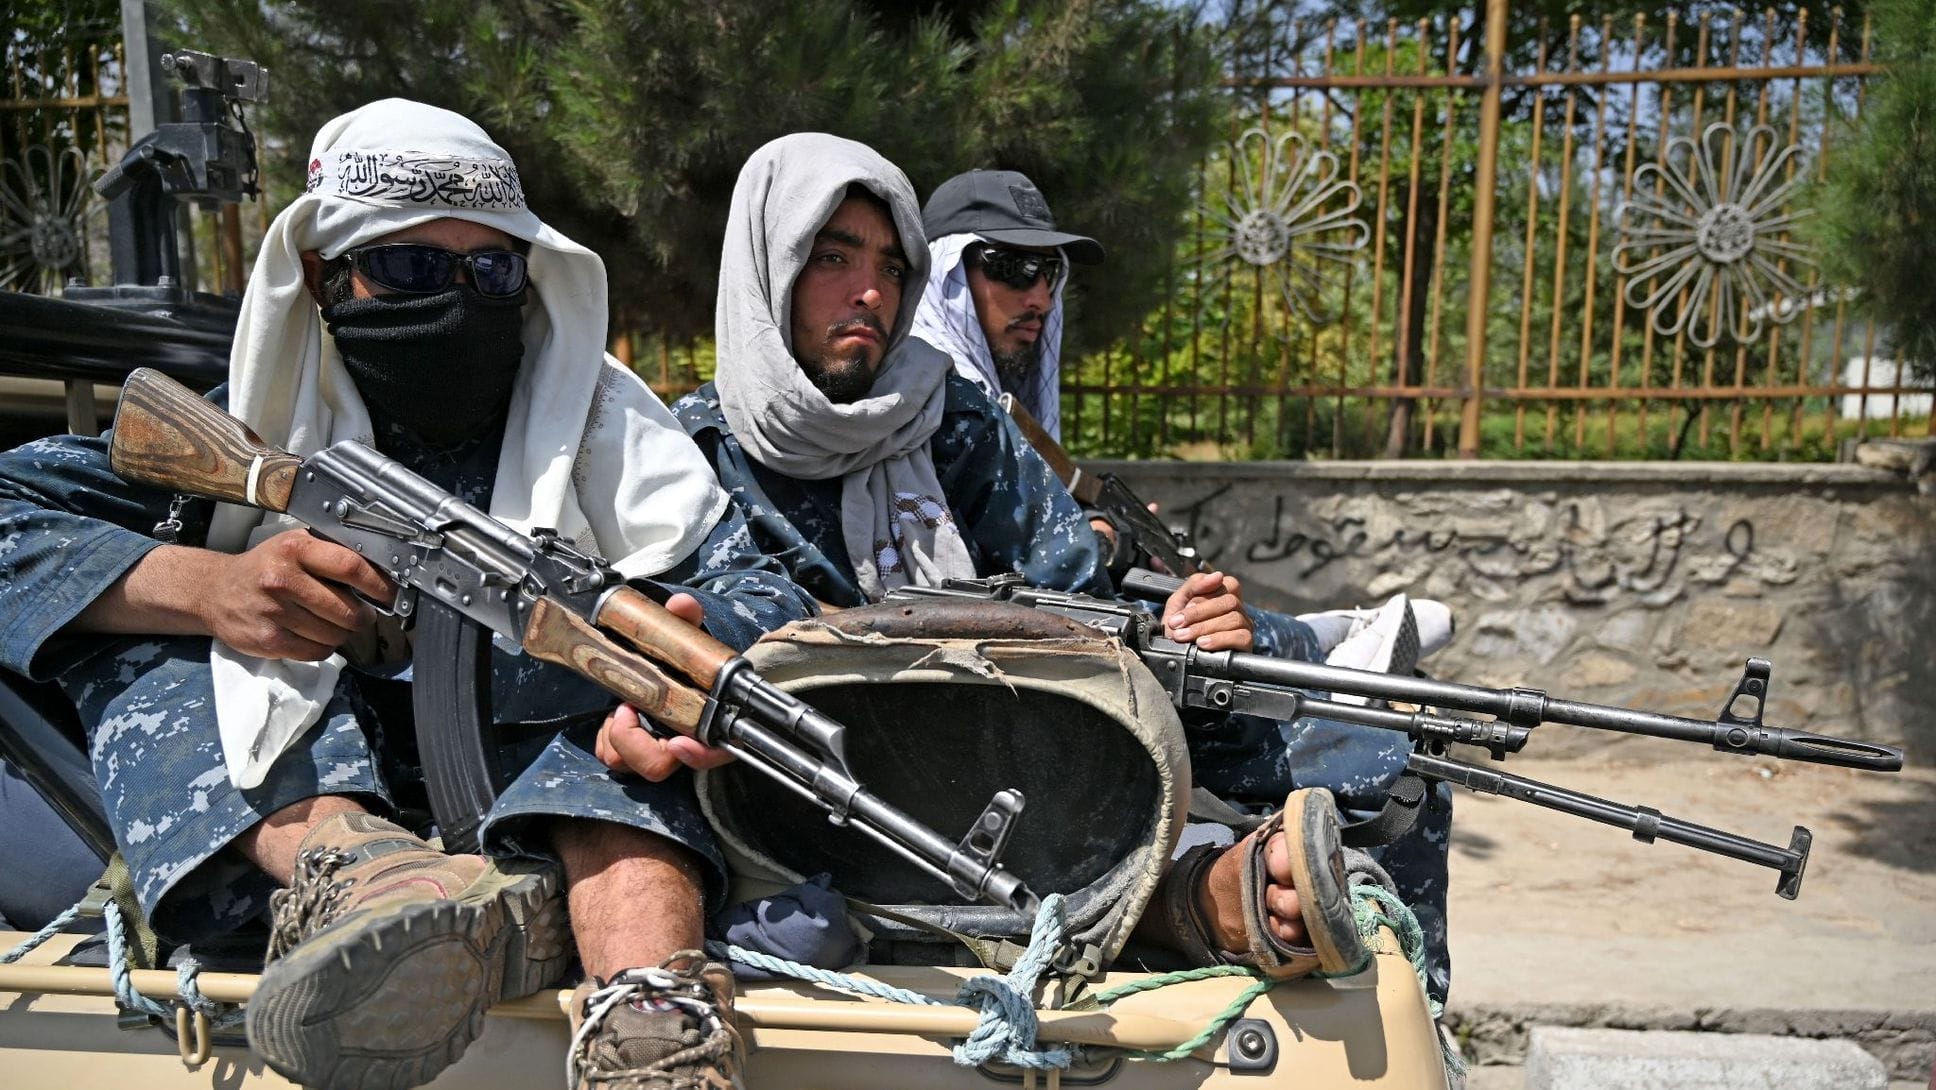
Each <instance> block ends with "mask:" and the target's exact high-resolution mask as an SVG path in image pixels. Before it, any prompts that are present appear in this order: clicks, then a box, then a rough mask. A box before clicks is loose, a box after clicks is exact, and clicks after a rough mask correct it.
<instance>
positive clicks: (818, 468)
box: [714, 133, 975, 601]
mask: <svg viewBox="0 0 1936 1090" xmlns="http://www.w3.org/2000/svg"><path fill="white" fill-rule="evenodd" d="M856 183H857V184H859V185H862V186H864V187H866V189H867V190H868V191H869V192H871V193H873V194H874V195H875V196H877V197H879V198H880V199H881V200H882V201H884V202H886V204H887V205H888V207H889V209H890V210H891V211H892V212H893V216H894V226H895V229H896V230H897V231H898V232H899V233H900V240H901V247H902V249H903V250H905V251H906V252H907V261H908V270H907V271H908V275H907V280H906V282H905V284H904V286H903V288H902V296H901V307H900V312H899V313H898V314H896V315H895V318H894V324H893V328H892V329H891V330H889V332H888V338H887V346H886V350H885V355H884V356H883V357H882V360H881V365H880V369H879V371H878V372H876V374H875V376H874V385H873V388H872V389H870V390H869V391H868V394H867V396H866V397H864V398H861V399H859V400H857V401H854V402H852V403H849V404H838V405H837V404H834V403H833V402H831V401H828V400H827V397H826V395H824V394H822V393H821V392H820V391H819V390H818V389H816V388H815V387H814V385H813V383H812V382H811V381H809V380H808V378H807V375H806V372H805V371H803V370H802V369H801V367H800V364H799V362H798V361H797V360H796V359H794V356H793V344H792V337H793V333H792V328H793V327H792V313H793V283H794V281H795V279H797V278H798V277H799V275H800V270H801V269H802V268H804V267H805V265H806V262H807V257H808V255H809V254H810V253H811V252H812V249H813V240H814V235H815V234H816V233H817V232H818V231H819V230H820V228H821V227H822V226H823V225H825V224H826V222H827V220H828V219H829V218H830V217H832V215H833V213H834V210H835V209H836V208H838V207H840V203H841V201H843V200H845V199H846V194H847V187H848V186H849V185H852V184H856ZM927 266H928V249H927V244H926V242H925V241H924V240H923V238H922V235H921V207H920V205H919V204H918V203H917V202H916V201H915V199H914V187H913V186H912V185H910V184H908V180H907V176H906V175H905V174H902V173H901V171H900V169H899V168H897V167H895V166H894V164H892V163H890V162H888V161H887V160H886V159H883V158H882V157H881V156H880V155H879V154H878V153H876V152H875V151H874V150H873V149H872V148H869V147H867V146H866V145H864V144H858V143H855V142H854V141H852V140H843V139H841V138H840V137H837V136H828V135H827V134H825V133H795V134H794V135H792V136H783V137H781V138H780V139H778V140H775V141H773V142H771V143H769V144H767V145H766V146H765V147H762V148H760V149H759V150H758V151H756V152H754V153H753V155H752V158H750V159H748V160H747V161H746V165H745V166H744V167H743V168H741V170H740V173H739V181H738V183H737V184H735V185H734V187H733V203H732V210H731V211H730V212H729V213H728V215H727V219H726V244H725V248H724V250H723V251H722V252H721V254H720V260H719V305H718V307H717V308H716V310H715V312H714V322H715V333H716V337H717V342H718V350H719V367H718V371H717V373H716V375H715V378H714V383H715V385H716V387H717V388H718V390H719V408H720V412H721V413H722V414H723V415H724V416H725V417H726V423H727V424H728V425H729V426H730V427H731V428H732V429H733V434H734V435H735V436H737V437H738V439H739V441H740V445H741V446H743V447H745V448H746V451H747V453H748V454H750V455H752V457H753V458H754V460H756V461H758V462H760V463H761V464H762V465H765V466H767V467H768V468H770V469H774V470H777V471H778V472H781V473H784V474H786V475H788V476H790V477H796V478H800V479H804V480H826V479H829V478H833V477H839V478H840V479H841V492H840V515H841V531H842V536H843V537H844V538H845V539H846V543H847V555H848V559H849V560H851V561H852V562H853V565H854V574H855V576H856V577H857V579H858V581H859V583H860V587H861V590H862V591H863V592H864V593H865V594H866V595H867V597H868V598H869V600H872V601H878V600H880V598H881V597H882V596H883V595H885V594H886V593H887V592H888V591H889V590H892V589H894V588H895V587H898V586H902V585H905V584H907V583H914V584H916V585H919V586H930V585H938V584H939V583H940V581H941V580H942V579H944V578H948V577H958V578H972V577H973V576H974V574H975V566H974V561H973V559H972V558H971V557H970V556H969V555H968V546H967V543H966V542H965V541H963V540H962V537H961V531H960V529H959V528H958V527H956V526H955V523H954V516H953V514H952V513H951V511H950V509H949V507H948V501H947V498H946V497H945V496H943V495H942V493H941V482H940V481H939V480H937V479H936V477H935V473H934V460H933V458H932V457H930V455H929V453H928V441H929V439H931V438H932V437H933V435H934V432H935V429H937V428H939V427H940V426H941V412H942V407H943V402H944V400H945V396H946V394H945V385H946V380H947V377H948V372H949V369H950V364H949V362H948V358H947V356H945V355H943V354H942V353H941V352H940V351H939V350H938V349H936V348H934V347H933V346H931V345H929V344H927V343H926V342H923V341H920V340H915V339H911V338H910V337H909V336H908V330H909V327H910V326H911V325H912V324H913V320H914V300H916V299H918V298H919V297H920V293H921V288H922V285H923V284H925V283H926V279H927V272H928V267H927Z"/></svg>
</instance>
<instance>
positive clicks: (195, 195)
mask: <svg viewBox="0 0 1936 1090" xmlns="http://www.w3.org/2000/svg"><path fill="white" fill-rule="evenodd" d="M161 66H162V69H163V70H164V71H166V72H168V73H169V74H170V75H171V76H173V77H174V78H175V79H176V80H177V81H179V82H180V83H181V84H182V109H181V115H182V119H181V120H180V121H171V122H168V123H167V124H163V125H157V126H156V127H155V131H153V132H151V133H149V134H147V135H146V136H143V137H142V138H141V139H139V140H137V141H135V144H134V146H133V147H131V148H129V149H128V152H127V154H126V155H123V156H122V157H121V161H120V162H119V163H117V164H115V165H114V166H113V167H110V168H109V169H108V170H107V171H106V172H105V173H103V174H102V175H101V178H100V180H99V181H97V182H95V183H94V191H95V192H96V193H99V194H100V195H101V196H102V197H103V198H105V199H106V200H107V202H108V237H109V251H110V255H111V257H112V259H113V268H114V282H115V286H114V287H112V288H99V289H90V288H73V289H69V290H68V292H67V293H66V295H67V298H69V299H77V300H81V301H85V302H103V303H110V304H112V303H119V302H122V301H125V300H142V301H147V302H155V303H186V302H189V301H190V294H189V293H188V292H187V290H186V289H185V288H183V286H182V274H181V256H180V253H179V250H178V248H177V247H178V244H177V241H176V237H175V230H174V223H175V217H174V212H175V202H176V201H181V200H190V201H195V202H197V203H200V204H203V205H207V206H214V205H220V204H223V203H228V204H235V203H239V202H241V201H242V200H243V199H244V198H246V197H256V196H259V195H260V194H261V189H260V187H259V185H258V183H257V172H256V147H255V135H254V134H253V133H251V132H250V131H249V127H248V125H247V124H246V123H245V122H244V121H243V120H242V110H241V104H242V103H244V102H261V101H263V100H264V99H266V98H267V97H268V95H269V72H268V69H265V68H263V67H262V66H261V65H258V64H256V63H255V62H254V61H245V60H236V59H235V58H232V57H218V56H215V55H214V54H212V53H198V52H195V51H193V50H187V49H183V50H177V51H175V52H173V53H165V54H163V55H162V58H161Z"/></svg>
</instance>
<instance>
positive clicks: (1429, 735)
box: [889, 571, 1902, 900]
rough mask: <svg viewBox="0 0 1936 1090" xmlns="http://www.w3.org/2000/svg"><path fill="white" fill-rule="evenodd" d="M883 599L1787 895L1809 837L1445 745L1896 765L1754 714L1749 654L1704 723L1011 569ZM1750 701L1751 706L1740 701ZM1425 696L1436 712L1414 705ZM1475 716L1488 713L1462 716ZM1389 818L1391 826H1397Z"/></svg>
mask: <svg viewBox="0 0 1936 1090" xmlns="http://www.w3.org/2000/svg"><path fill="white" fill-rule="evenodd" d="M1176 586H1177V581H1176V580H1175V579H1171V578H1168V577H1164V576H1160V575H1155V574H1154V573H1151V572H1147V571H1135V572H1131V573H1130V577H1129V578H1127V579H1125V580H1124V590H1125V592H1127V593H1130V594H1134V595H1137V596H1140V597H1146V598H1151V599H1154V600H1157V601H1161V600H1163V599H1164V598H1167V597H1168V595H1169V594H1170V593H1172V592H1173V591H1174V590H1175V589H1176ZM889 597H890V598H922V597H972V598H995V599H1000V600H1005V601H1011V602H1015V603H1018V604H1021V605H1027V606H1033V607H1035V608H1037V609H1044V610H1048V611H1050V612H1053V613H1058V614H1061V615H1063V616H1066V617H1070V618H1073V619H1075V620H1078V621H1081V622H1083V623H1085V624H1088V625H1090V626H1092V627H1094V628H1097V629H1100V630H1101V631H1103V632H1105V633H1107V634H1109V635H1111V636H1114V637H1116V638H1117V639H1120V640H1121V641H1122V642H1123V645H1124V646H1126V647H1128V648H1129V649H1130V650H1132V651H1133V652H1135V653H1136V655H1137V656H1138V657H1140V658H1141V659H1142V660H1143V664H1144V665H1145V666H1147V667H1149V669H1150V671H1151V672H1152V673H1154V674H1155V675H1156V677H1157V679H1158V680H1159V681H1161V682H1162V683H1163V684H1164V687H1165V688H1167V689H1168V690H1169V691H1170V695H1171V698H1172V699H1173V701H1174V702H1175V704H1176V707H1177V710H1178V711H1179V712H1184V711H1188V710H1209V711H1217V712H1247V713H1250V714H1254V715H1260V716H1264V717H1267V718H1271V719H1279V720H1286V721H1289V720H1294V719H1298V718H1300V717H1303V716H1319V717H1323V718H1326V719H1335V720H1339V721H1341V722H1346V723H1354V724H1358V725H1362V726H1368V727H1378V728H1381V729H1384V730H1395V731H1398V732H1400V733H1403V734H1405V735H1406V736H1408V737H1409V738H1411V739H1412V742H1413V752H1412V755H1411V756H1410V758H1409V759H1408V761H1407V769H1408V771H1409V772H1410V773H1412V774H1415V775H1416V776H1418V777H1419V778H1420V779H1422V780H1425V781H1434V782H1436V781H1445V782H1450V783H1456V784H1459V785H1461V786H1464V787H1466V788H1468V789H1470V790H1473V791H1478V792H1482V793H1486V794H1497V795H1504V796H1506V797H1508V798H1513V799H1517V800H1519V801H1521V802H1527V803H1531V804H1533V805H1535V806H1543V807H1546V808H1547V809H1551V810H1557V811H1560V812H1561V813H1566V814H1571V815H1573V816H1575V817H1582V818H1586V819H1588V820H1590V821H1598V822H1601V823H1603V824H1607V825H1614V826H1617V827H1619V828H1622V829H1626V830H1628V831H1629V832H1631V833H1632V834H1633V837H1634V839H1635V840H1639V841H1641V842H1642V843H1652V842H1653V841H1654V840H1656V839H1659V840H1667V841H1671V842H1673V843H1676V844H1684V845H1687V846H1688V847H1692V848H1698V849H1700V850H1702V851H1706V852H1713V853H1715V854H1717V855H1723V856H1727V857H1728V858H1730V859H1739V860H1741V861H1743V862H1747V863H1755V864H1758V865H1760V866H1764V867H1769V868H1771V869H1773V870H1775V871H1777V872H1779V874H1780V878H1779V879H1778V881H1777V883H1776V886H1775V892H1776V893H1778V894H1779V895H1781V896H1782V897H1785V898H1788V899H1790V900H1793V899H1794V897H1795V895H1796V894H1797V893H1798V892H1800V890H1801V882H1802V872H1803V870H1804V869H1805V868H1806V866H1807V864H1808V851H1809V845H1810V844H1811V843H1812V841H1813V836H1812V835H1811V834H1810V833H1809V831H1808V829H1807V828H1805V827H1803V826H1800V825H1797V826H1795V829H1794V833H1793V836H1792V837H1791V838H1790V840H1789V843H1788V846H1787V847H1786V848H1782V847H1779V846H1777V845H1774V844H1764V843H1762V842H1760V841H1755V840H1750V839H1747V838H1746V837H1741V836H1736V835H1735V834H1733V833H1728V832H1723V831H1721V830H1719V829H1712V828H1708V827H1707V826H1704V825H1696V824H1693V823H1691V822H1686V821H1682V820H1680V819H1678V818H1673V817H1669V816H1667V815H1665V814H1662V813H1661V812H1660V811H1658V810H1655V809H1653V808H1652V807H1647V806H1625V805H1622V804H1620V803H1616V802H1609V801H1608V800H1606V799H1601V798H1596V797H1594V796H1592V795H1586V794H1582V793H1580V792H1577V791H1569V790H1567V789H1566V788H1563V787H1555V786H1553V785H1551V784H1546V783H1541V782H1539V781H1537V780H1529V779H1526V778H1524V777H1521V776H1514V775H1510V774H1508V773H1504V772H1495V771H1492V770H1490V769H1487V768H1482V767H1479V766H1476V765H1470V764H1466V763H1464V762H1461V761H1456V760H1452V759H1450V758H1448V757H1446V756H1445V753H1446V751H1447V749H1448V747H1449V746H1451V745H1452V744H1453V743H1455V742H1457V743H1464V744H1467V745H1473V746H1478V747H1480V748H1482V749H1485V750H1486V751H1487V752H1488V753H1489V754H1490V755H1491V757H1492V758H1493V759H1494V760H1504V759H1505V758H1506V757H1507V756H1508V755H1509V754H1513V753H1517V752H1519V751H1520V750H1522V749H1524V748H1525V746H1526V744H1527V743H1528V742H1529V741H1531V739H1532V736H1533V732H1534V730H1535V728H1537V727H1539V726H1541V725H1543V724H1548V723H1554V724H1566V725H1570V726H1578V727H1590V728H1594V729H1598V730H1614V731H1621V732H1624V733H1628V734H1643V735H1650V736H1652V737H1655V738H1671V739H1676V740H1679V741H1687V742H1701V743H1705V744H1708V745H1711V746H1713V747H1714V748H1715V749H1718V750H1721V751H1722V752H1724V753H1739V754H1754V755H1760V756H1766V757H1778V758H1782V759H1785V760H1794V761H1808V762H1811V763H1814V764H1827V765H1841V766H1844V767H1847V768H1859V769H1865V770H1868V771H1871V772H1896V771H1900V770H1901V769H1902V750H1900V749H1897V748H1895V747H1893V746H1881V745H1874V744H1872V743H1868V742H1858V741H1852V740H1849V739H1843V738H1832V737H1828V736H1826V735H1820V734H1812V733H1809V732H1806V731H1798V730H1785V729H1782V728H1779V727H1770V726H1767V725H1765V724H1763V723H1762V721H1761V708H1762V706H1763V705H1764V704H1765V703H1766V701H1767V696H1768V685H1769V678H1770V674H1771V672H1772V667H1771V666H1770V665H1769V664H1768V662H1767V661H1766V660H1763V659H1750V660H1748V665H1747V669H1746V671H1745V672H1744V674H1743V675H1742V678H1741V681H1740V682H1739V683H1738V684H1737V685H1736V686H1735V690H1734V694H1733V695H1732V696H1730V697H1729V699H1728V702H1727V704H1726V706H1725V707H1724V708H1723V709H1722V711H1721V714H1720V715H1719V716H1717V717H1716V718H1715V719H1714V720H1713V721H1711V722H1709V721H1703V720H1698V719H1687V718H1684V717H1681V716H1677V715H1664V714H1661V713H1658V712H1647V711H1639V710H1636V709H1633V708H1621V707H1615V706H1611V705H1604V704H1586V703H1580V702H1578V701H1572V700H1560V699H1557V698H1554V697H1549V696H1547V695H1546V694H1545V693H1544V692H1541V691H1540V690H1538V689H1526V688H1514V689H1491V688H1484V687H1481V686H1477V685H1461V684H1457V683H1454V682H1446V681H1436V680H1433V679H1430V678H1422V677H1405V676H1401V675H1397V674H1384V673H1375V672H1372V671H1368V670H1351V669H1346V668H1344V667H1338V666H1324V665H1319V664H1314V663H1305V662H1292V661H1289V660H1286V659H1278V658H1272V657H1270V656H1267V655H1251V654H1244V653H1242V652H1235V651H1219V652H1203V651H1199V650H1197V648H1196V647H1195V646H1194V645H1191V644H1184V643H1177V642H1175V641H1172V640H1167V639H1164V638H1163V637H1162V636H1160V635H1157V631H1158V630H1157V629H1156V627H1155V618H1153V617H1152V616H1151V615H1150V614H1149V613H1148V612H1147V611H1145V610H1143V609H1142V608H1140V607H1139V606H1137V605H1134V604H1131V603H1124V602H1115V601H1109V600H1105V599H1101V598H1092V597H1089V596H1087V595H1082V594H1070V593H1065V592H1061V591H1046V590H1036V589H1033V588H1030V587H1028V586H1026V585H1024V584H1023V583H1022V581H1021V577H1020V576H1015V575H1009V576H1000V577H997V578H994V579H950V580H947V581H946V582H945V583H944V584H943V585H942V586H940V587H912V586H910V587H902V588H899V589H897V590H895V591H894V592H893V593H891V594H890V595H889ZM1306 690H1321V691H1326V692H1329V693H1331V694H1332V695H1333V696H1334V697H1335V696H1337V695H1339V694H1350V695H1355V696H1359V697H1363V698H1365V699H1367V700H1374V701H1395V702H1400V703H1404V704H1407V705H1412V706H1415V707H1417V708H1418V709H1419V710H1417V711H1410V712H1407V711H1398V710H1395V709H1393V708H1390V707H1373V706H1369V705H1360V704H1351V703H1345V702H1342V701H1338V700H1335V699H1321V698H1318V697H1314V696H1312V695H1311V694H1310V692H1307V691H1306ZM1749 705H1752V707H1751V708H1750V707H1749ZM1426 708H1434V709H1437V710H1436V711H1427V710H1425V709H1426ZM1475 716H1486V717H1488V718H1475ZM1402 828H1403V827H1402V826H1400V831H1402Z"/></svg>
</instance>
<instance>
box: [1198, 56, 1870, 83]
mask: <svg viewBox="0 0 1936 1090" xmlns="http://www.w3.org/2000/svg"><path fill="white" fill-rule="evenodd" d="M1881 71H1882V66H1881V65H1879V64H1869V63H1867V62H1866V61H1865V62H1863V63H1861V64H1791V65H1783V66H1781V67H1775V68H1737V67H1734V66H1732V65H1730V66H1728V67H1725V68H1723V67H1707V66H1702V67H1696V68H1657V69H1651V70H1645V71H1642V70H1633V71H1626V72H1536V73H1532V74H1529V75H1503V74H1502V75H1501V76H1500V77H1499V85H1500V86H1502V87H1556V86H1562V87H1563V86H1576V87H1593V86H1604V85H1609V84H1621V83H1720V82H1722V81H1724V80H1740V79H1762V78H1767V79H1797V78H1799V79H1813V78H1815V77H1817V76H1825V77H1828V78H1830V79H1834V78H1836V77H1839V76H1857V77H1860V76H1873V75H1876V74H1878V73H1880V72H1881ZM1223 84H1224V86H1226V87H1230V88H1249V87H1259V86H1263V87H1301V88H1317V89H1337V88H1350V87H1419V88H1433V87H1451V88H1471V89H1481V90H1483V89H1484V88H1486V87H1487V86H1490V83H1489V82H1488V80H1487V79H1486V77H1484V76H1456V75H1447V76H1392V77H1390V78H1389V79H1387V78H1385V77H1382V76H1272V77H1256V76H1252V77H1247V78H1241V79H1237V78H1233V79H1226V80H1224V81H1223Z"/></svg>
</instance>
